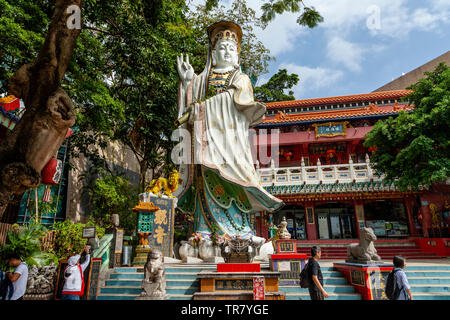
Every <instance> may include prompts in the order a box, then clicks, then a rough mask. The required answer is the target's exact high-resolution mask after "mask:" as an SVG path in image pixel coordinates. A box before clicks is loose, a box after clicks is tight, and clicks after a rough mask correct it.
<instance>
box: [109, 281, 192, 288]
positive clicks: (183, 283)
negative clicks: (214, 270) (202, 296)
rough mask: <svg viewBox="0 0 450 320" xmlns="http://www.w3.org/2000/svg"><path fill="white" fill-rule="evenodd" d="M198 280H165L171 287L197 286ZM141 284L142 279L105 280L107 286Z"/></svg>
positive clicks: (133, 285)
mask: <svg viewBox="0 0 450 320" xmlns="http://www.w3.org/2000/svg"><path fill="white" fill-rule="evenodd" d="M199 283H200V282H199V281H198V280H193V281H191V280H188V281H181V280H179V281H177V280H175V281H167V286H168V287H169V286H171V287H189V286H195V287H198V286H199ZM141 284H142V280H106V285H107V286H113V287H114V286H124V287H135V286H140V285H141Z"/></svg>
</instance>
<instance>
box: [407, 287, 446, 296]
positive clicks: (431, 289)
mask: <svg viewBox="0 0 450 320" xmlns="http://www.w3.org/2000/svg"><path fill="white" fill-rule="evenodd" d="M411 292H412V293H413V294H414V293H415V292H417V293H420V292H444V293H450V288H449V287H414V286H411Z"/></svg>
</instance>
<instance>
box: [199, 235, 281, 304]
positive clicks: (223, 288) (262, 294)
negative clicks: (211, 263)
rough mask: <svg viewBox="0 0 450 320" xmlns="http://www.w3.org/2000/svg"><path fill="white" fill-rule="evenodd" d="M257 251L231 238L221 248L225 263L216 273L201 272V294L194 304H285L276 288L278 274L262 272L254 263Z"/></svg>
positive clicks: (244, 241) (218, 265)
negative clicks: (213, 301)
mask: <svg viewBox="0 0 450 320" xmlns="http://www.w3.org/2000/svg"><path fill="white" fill-rule="evenodd" d="M255 250H256V248H255V246H254V245H253V241H252V239H251V238H249V239H242V238H241V237H240V236H239V235H235V236H233V237H232V238H231V239H229V240H226V241H225V242H223V243H222V244H221V251H222V256H223V257H224V259H225V261H226V262H225V263H218V264H217V270H216V271H202V272H200V273H199V274H198V275H197V277H198V278H199V279H200V292H196V293H195V294H194V300H285V296H286V294H285V293H284V292H280V291H279V288H278V278H279V276H280V273H279V272H276V271H271V270H261V265H260V264H259V263H253V257H254V254H253V253H254V251H255Z"/></svg>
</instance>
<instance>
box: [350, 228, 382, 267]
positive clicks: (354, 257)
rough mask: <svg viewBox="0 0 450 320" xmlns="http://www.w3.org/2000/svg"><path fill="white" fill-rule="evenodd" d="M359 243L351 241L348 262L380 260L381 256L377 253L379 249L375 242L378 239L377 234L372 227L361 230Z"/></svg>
mask: <svg viewBox="0 0 450 320" xmlns="http://www.w3.org/2000/svg"><path fill="white" fill-rule="evenodd" d="M359 233H360V237H359V243H358V244H356V243H351V244H350V245H349V246H348V247H347V260H346V262H356V263H371V262H378V263H379V262H380V261H381V258H380V256H379V255H378V254H377V250H376V249H375V246H374V245H373V242H374V241H375V240H377V236H376V235H375V233H374V232H373V230H372V228H363V229H361V230H360V232H359Z"/></svg>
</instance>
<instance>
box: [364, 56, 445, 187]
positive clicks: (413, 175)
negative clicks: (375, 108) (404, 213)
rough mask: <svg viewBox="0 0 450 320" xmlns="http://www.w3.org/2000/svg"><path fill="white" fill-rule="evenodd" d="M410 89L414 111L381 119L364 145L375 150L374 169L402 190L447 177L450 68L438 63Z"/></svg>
mask: <svg viewBox="0 0 450 320" xmlns="http://www.w3.org/2000/svg"><path fill="white" fill-rule="evenodd" d="M425 74H426V78H423V79H420V80H419V82H418V83H416V84H414V85H412V86H411V87H409V89H412V90H413V92H412V93H411V94H410V95H408V97H407V99H408V101H409V103H410V104H412V105H414V112H412V113H406V112H404V111H402V112H400V113H399V115H398V117H396V118H392V117H390V118H389V119H387V120H383V121H382V120H380V121H378V122H377V123H376V125H375V127H374V128H373V129H372V130H371V131H370V132H369V133H368V134H367V136H366V141H365V146H367V147H376V148H377V149H376V151H375V152H374V153H373V155H372V157H371V160H372V161H373V162H374V164H375V169H376V170H377V171H378V172H382V173H384V174H385V175H386V180H388V181H394V180H395V183H396V185H397V186H399V187H400V188H401V189H407V188H408V187H410V188H412V189H417V188H418V186H419V185H431V184H432V183H442V182H443V181H445V180H446V179H448V178H449V177H450V142H449V141H450V131H449V130H448V124H449V123H450V68H449V67H448V66H446V65H445V64H444V63H441V64H440V65H439V66H438V67H436V69H435V70H434V71H433V72H426V73H425Z"/></svg>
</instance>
